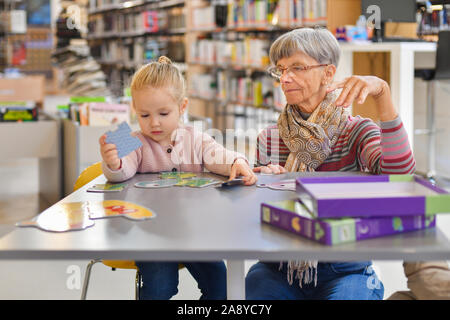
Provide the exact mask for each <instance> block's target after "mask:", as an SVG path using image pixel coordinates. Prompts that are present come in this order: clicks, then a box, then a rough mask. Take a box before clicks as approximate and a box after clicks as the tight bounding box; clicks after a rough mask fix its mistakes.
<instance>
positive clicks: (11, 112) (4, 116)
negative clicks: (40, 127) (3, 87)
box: [0, 101, 38, 122]
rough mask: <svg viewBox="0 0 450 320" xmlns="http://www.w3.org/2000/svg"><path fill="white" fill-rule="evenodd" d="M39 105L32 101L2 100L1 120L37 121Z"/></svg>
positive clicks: (0, 102)
mask: <svg viewBox="0 0 450 320" xmlns="http://www.w3.org/2000/svg"><path fill="white" fill-rule="evenodd" d="M37 120H38V106H37V104H36V103H35V102H32V101H23V102H21V101H11V102H5V101H3V102H2V101H0V122H23V121H37Z"/></svg>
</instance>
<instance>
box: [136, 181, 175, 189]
mask: <svg viewBox="0 0 450 320" xmlns="http://www.w3.org/2000/svg"><path fill="white" fill-rule="evenodd" d="M177 183H178V181H177V180H175V179H166V180H154V181H141V182H138V183H136V184H135V185H134V186H135V187H136V188H145V189H159V188H167V187H172V186H174V185H176V184H177Z"/></svg>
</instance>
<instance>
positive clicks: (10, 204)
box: [0, 97, 450, 300]
mask: <svg viewBox="0 0 450 320" xmlns="http://www.w3.org/2000/svg"><path fill="white" fill-rule="evenodd" d="M48 99H49V100H48V101H47V105H50V106H56V105H57V104H58V103H59V102H60V101H61V100H64V97H49V98H48ZM37 168H38V166H37V161H36V160H34V159H23V160H19V161H4V160H3V161H0V177H2V178H1V180H2V181H7V183H1V184H0V224H6V223H14V222H18V221H21V220H24V219H27V218H30V217H33V216H34V215H36V214H37V213H39V207H40V206H42V205H43V204H42V202H41V201H40V199H39V197H38V195H37V190H38V184H37V174H38V173H37ZM440 183H442V184H443V185H444V186H445V187H446V188H448V190H450V183H448V182H446V181H440ZM253 263H255V261H247V262H246V269H247V270H248V269H249V268H250V266H251V265H252V264H253ZM87 264H88V261H79V260H74V261H28V260H21V261H15V260H14V261H1V262H0V284H1V285H0V299H2V300H3V299H4V300H9V299H30V300H35V299H41V300H47V299H51V300H53V299H56V300H66V299H79V298H80V295H81V287H82V284H83V277H84V273H85V268H86V266H87ZM374 269H375V271H376V272H377V274H378V275H379V277H380V278H381V280H382V282H383V284H384V287H385V298H387V297H389V296H390V295H391V294H392V293H394V292H395V291H397V290H406V289H407V286H406V278H405V276H404V274H403V268H402V262H401V261H374ZM134 277H135V273H134V271H132V270H117V271H114V272H113V271H111V269H110V268H108V267H106V266H104V265H101V264H97V265H95V266H94V268H93V271H92V278H91V282H90V289H89V293H88V299H134ZM199 297H200V292H199V290H198V289H197V286H196V283H195V281H194V279H193V278H192V277H191V276H190V274H189V273H188V271H187V270H186V269H182V270H181V271H180V286H179V293H178V294H177V295H176V296H175V297H174V298H173V299H187V300H190V299H198V298H199Z"/></svg>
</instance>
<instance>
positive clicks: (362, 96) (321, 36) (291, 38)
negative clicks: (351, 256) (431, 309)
mask: <svg viewBox="0 0 450 320" xmlns="http://www.w3.org/2000/svg"><path fill="white" fill-rule="evenodd" d="M339 56H340V48H339V44H338V42H337V40H336V39H335V37H334V36H333V35H332V34H331V33H330V32H329V31H328V30H326V29H311V28H303V29H297V30H293V31H291V32H288V33H286V34H284V35H282V36H281V37H279V38H278V39H277V40H276V41H275V42H274V43H273V44H272V46H271V49H270V60H271V63H272V64H273V67H272V68H271V70H270V73H271V74H272V75H273V76H274V77H276V78H277V79H279V80H280V82H281V86H282V89H283V92H284V94H285V96H286V99H287V105H286V107H285V108H284V110H283V111H282V113H281V115H280V117H279V119H278V124H277V125H274V126H272V127H269V128H266V129H264V130H263V131H262V132H261V133H260V134H259V136H258V146H257V163H258V166H257V167H256V168H255V169H254V171H255V172H263V173H275V174H278V173H284V172H286V171H296V172H305V171H369V172H371V173H374V174H381V173H383V174H408V173H412V172H413V171H414V170H415V161H414V158H413V155H412V152H411V149H410V146H409V142H408V137H407V134H406V131H405V129H404V128H403V124H402V121H401V119H400V118H399V117H398V115H397V112H396V111H395V108H394V106H393V103H392V100H391V95H390V89H389V85H388V84H387V83H386V82H385V81H383V80H381V79H379V78H377V77H372V76H352V77H349V78H347V79H345V80H343V81H339V82H333V77H334V75H335V73H336V67H337V65H338V62H339ZM337 89H339V90H337ZM337 91H341V92H340V94H338V93H337ZM368 96H372V97H373V98H374V100H375V102H376V107H377V110H378V115H379V117H380V127H381V128H380V127H379V126H377V125H376V124H375V123H374V122H373V121H371V120H370V119H364V118H361V117H359V116H357V117H352V116H351V115H349V114H348V113H347V110H346V107H349V106H350V105H352V103H353V102H356V103H360V104H362V103H363V102H364V101H365V100H366V98H367V97H368ZM371 265H372V263H371V262H370V261H363V262H351V263H348V262H347V263H336V262H327V263H325V262H317V261H289V262H281V263H267V262H258V263H257V264H255V265H253V266H252V268H251V269H250V270H249V272H248V275H247V278H246V292H247V298H248V299H252V300H253V299H382V298H383V294H384V287H383V284H382V283H381V282H380V281H379V279H378V278H377V276H376V274H375V273H374V271H373V269H372V267H371ZM294 273H295V282H296V284H293V282H294ZM297 279H298V280H297Z"/></svg>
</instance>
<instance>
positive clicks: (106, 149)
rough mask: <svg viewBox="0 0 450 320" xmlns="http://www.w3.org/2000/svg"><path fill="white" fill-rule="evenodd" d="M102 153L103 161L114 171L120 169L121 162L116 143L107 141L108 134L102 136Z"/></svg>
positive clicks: (100, 141)
mask: <svg viewBox="0 0 450 320" xmlns="http://www.w3.org/2000/svg"><path fill="white" fill-rule="evenodd" d="M99 143H100V153H101V155H102V159H103V161H105V163H106V165H107V166H108V167H109V168H110V169H111V170H113V171H116V170H119V168H120V165H121V162H120V159H119V156H118V152H117V148H116V145H115V144H111V143H110V144H107V143H106V134H104V135H103V136H101V137H100V140H99Z"/></svg>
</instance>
